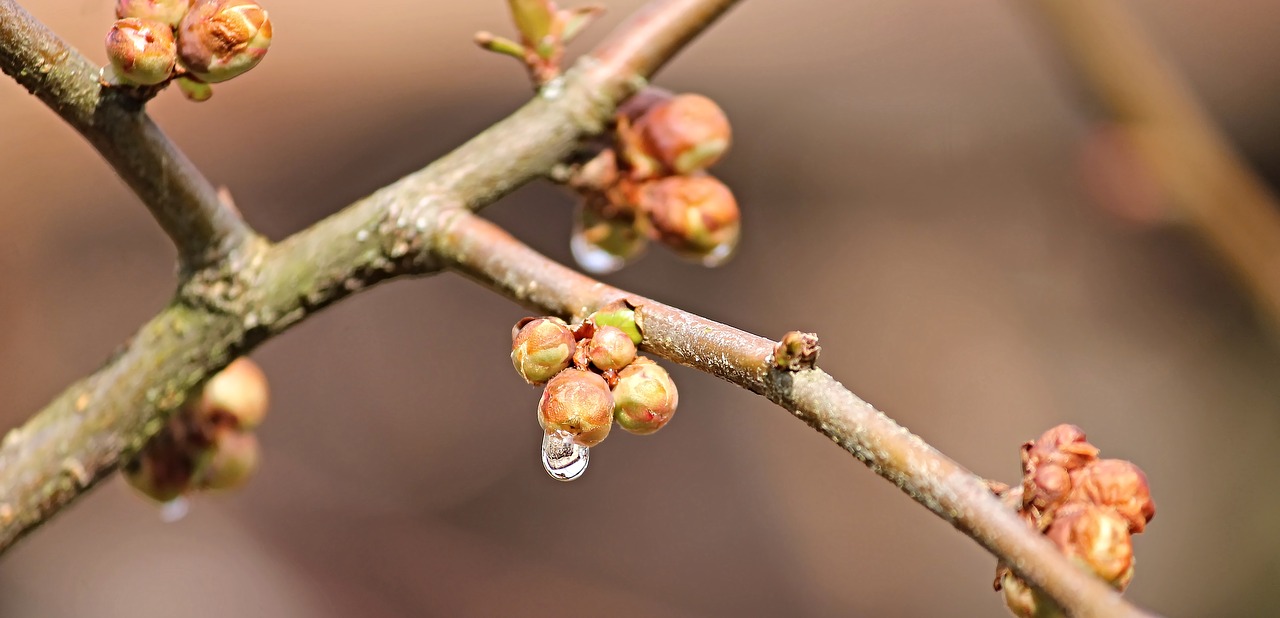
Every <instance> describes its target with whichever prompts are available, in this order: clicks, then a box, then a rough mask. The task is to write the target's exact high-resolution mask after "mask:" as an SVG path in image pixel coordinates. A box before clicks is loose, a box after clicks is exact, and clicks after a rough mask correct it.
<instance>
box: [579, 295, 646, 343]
mask: <svg viewBox="0 0 1280 618" xmlns="http://www.w3.org/2000/svg"><path fill="white" fill-rule="evenodd" d="M587 321H588V322H590V323H592V324H593V325H595V326H612V327H614V328H617V329H619V330H621V331H622V332H624V333H626V334H627V336H629V337H631V343H634V344H636V345H640V342H641V341H643V340H644V336H643V335H642V334H641V332H640V325H639V323H638V322H637V321H636V312H635V310H634V309H632V308H631V307H629V306H627V304H626V303H624V302H621V301H617V302H613V303H609V304H608V305H606V306H605V307H603V308H601V309H600V310H599V311H597V312H595V313H593V314H591V316H590V317H589V318H587Z"/></svg>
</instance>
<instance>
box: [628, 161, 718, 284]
mask: <svg viewBox="0 0 1280 618" xmlns="http://www.w3.org/2000/svg"><path fill="white" fill-rule="evenodd" d="M637 197H638V200H637V202H638V205H639V207H640V209H641V210H642V212H644V214H645V215H646V218H647V220H648V225H649V226H650V230H649V231H650V234H651V235H652V236H654V237H655V238H656V239H658V240H660V241H662V243H663V244H665V245H667V246H668V247H671V249H672V250H674V251H675V252H676V253H677V254H679V255H681V256H682V257H685V258H688V259H694V260H697V261H700V262H702V263H703V264H704V265H707V266H717V265H719V264H722V263H724V262H725V261H726V260H728V259H729V257H730V256H731V255H732V254H733V250H734V249H735V248H736V247H737V245H738V233H739V231H740V228H741V218H742V216H741V213H739V211H738V202H737V200H735V199H734V198H733V192H732V191H730V190H729V187H726V186H725V185H724V183H722V182H720V181H719V180H716V179H715V178H713V177H711V176H670V177H667V178H662V179H659V180H653V181H649V182H647V183H645V184H644V185H642V186H641V187H640V189H639V193H638V196H637Z"/></svg>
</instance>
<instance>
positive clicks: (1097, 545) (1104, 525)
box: [1045, 503, 1133, 590]
mask: <svg viewBox="0 0 1280 618" xmlns="http://www.w3.org/2000/svg"><path fill="white" fill-rule="evenodd" d="M1071 507H1072V508H1069V509H1067V508H1064V509H1063V512H1061V513H1059V515H1058V518H1057V519H1055V520H1054V521H1053V524H1051V525H1050V526H1049V529H1048V530H1046V531H1045V535H1046V536H1048V537H1049V540H1051V541H1053V542H1054V544H1056V545H1057V546H1058V548H1059V549H1060V550H1062V553H1064V554H1066V555H1067V557H1068V558H1072V559H1074V560H1075V561H1076V562H1078V563H1079V564H1081V565H1083V566H1085V567H1088V568H1089V570H1091V571H1093V572H1094V573H1097V574H1098V576H1099V577H1101V578H1102V579H1104V580H1106V581H1107V582H1109V583H1110V584H1111V585H1113V586H1115V587H1116V588H1118V589H1120V590H1124V588H1125V587H1126V586H1128V585H1129V581H1130V580H1132V579H1133V543H1132V541H1131V540H1130V537H1129V522H1128V521H1126V520H1125V519H1124V518H1123V517H1121V516H1120V515H1119V514H1117V513H1116V512H1115V511H1113V510H1112V509H1109V508H1105V507H1101V506H1097V505H1092V504H1078V503H1073V504H1072V505H1071Z"/></svg>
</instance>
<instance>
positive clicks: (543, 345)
mask: <svg viewBox="0 0 1280 618" xmlns="http://www.w3.org/2000/svg"><path fill="white" fill-rule="evenodd" d="M516 326H517V329H518V330H516V333H515V335H514V336H513V338H512V340H511V364H512V365H514V366H515V368H516V373H519V374H520V377H522V378H524V381H525V382H528V383H530V384H542V383H544V382H546V381H547V380H550V379H551V378H552V377H554V376H555V375H556V374H558V373H560V372H561V371H563V370H564V369H565V368H566V367H568V366H569V364H570V363H571V362H572V361H573V353H574V351H575V350H576V349H577V341H575V340H574V337H573V331H571V330H569V327H568V326H566V325H565V323H564V322H563V321H562V320H559V319H557V318H533V319H528V318H526V320H522V321H521V323H520V324H517V325H516Z"/></svg>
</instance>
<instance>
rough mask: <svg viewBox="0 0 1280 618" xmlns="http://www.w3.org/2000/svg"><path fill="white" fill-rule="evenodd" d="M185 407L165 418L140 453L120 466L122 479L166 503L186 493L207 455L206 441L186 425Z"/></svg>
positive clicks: (154, 498)
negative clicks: (162, 424) (163, 424)
mask: <svg viewBox="0 0 1280 618" xmlns="http://www.w3.org/2000/svg"><path fill="white" fill-rule="evenodd" d="M186 414H187V412H186V411H185V410H183V411H179V412H178V413H177V414H176V415H175V416H174V417H172V418H170V419H169V422H168V423H166V424H165V426H164V428H162V429H161V430H160V433H157V434H156V435H155V436H153V437H152V438H151V440H149V441H148V442H147V444H146V446H144V447H143V448H142V452H140V453H138V455H137V456H136V457H135V458H134V459H133V460H132V461H130V462H128V463H126V464H125V466H124V478H125V480H126V481H128V483H129V485H131V486H133V488H134V489H137V490H138V491H139V492H140V493H142V494H143V495H145V496H147V497H148V498H151V499H153V500H155V501H157V502H168V501H170V500H173V499H174V498H177V497H178V496H181V495H182V494H185V493H187V491H189V490H190V489H192V486H193V477H194V476H195V475H196V473H197V471H198V470H199V469H200V468H201V467H202V466H203V465H204V462H205V461H206V460H207V459H208V456H209V453H210V451H209V443H208V441H207V440H206V439H205V438H204V436H203V435H202V434H200V433H199V431H198V430H197V429H195V428H193V427H191V426H190V424H189V423H188V421H189V420H190V419H189V418H188V417H187V416H186Z"/></svg>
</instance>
